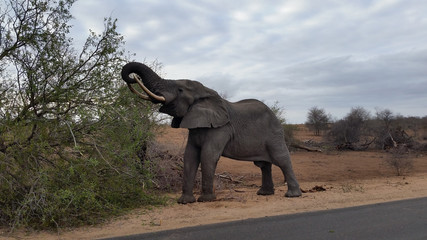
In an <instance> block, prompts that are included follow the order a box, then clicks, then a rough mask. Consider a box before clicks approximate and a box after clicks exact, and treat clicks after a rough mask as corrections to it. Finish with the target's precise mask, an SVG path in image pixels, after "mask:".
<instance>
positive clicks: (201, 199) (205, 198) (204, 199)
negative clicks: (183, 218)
mask: <svg viewBox="0 0 427 240" xmlns="http://www.w3.org/2000/svg"><path fill="white" fill-rule="evenodd" d="M215 199H216V195H215V194H213V193H210V194H202V195H201V196H200V197H199V198H198V199H197V201H198V202H212V201H213V200H215Z"/></svg>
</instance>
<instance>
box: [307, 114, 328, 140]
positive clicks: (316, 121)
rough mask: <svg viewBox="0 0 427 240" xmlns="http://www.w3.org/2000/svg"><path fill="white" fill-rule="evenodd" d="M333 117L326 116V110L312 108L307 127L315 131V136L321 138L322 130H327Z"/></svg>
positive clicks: (308, 115)
mask: <svg viewBox="0 0 427 240" xmlns="http://www.w3.org/2000/svg"><path fill="white" fill-rule="evenodd" d="M330 121H331V117H330V116H329V115H328V114H326V112H325V110H324V109H322V108H318V107H312V108H310V110H308V113H307V121H306V122H305V125H307V126H308V128H309V129H311V130H313V131H314V135H316V136H319V135H320V132H321V131H322V130H326V129H327V127H328V123H329V122H330Z"/></svg>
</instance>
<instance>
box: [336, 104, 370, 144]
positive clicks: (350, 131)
mask: <svg viewBox="0 0 427 240" xmlns="http://www.w3.org/2000/svg"><path fill="white" fill-rule="evenodd" d="M369 120H370V114H369V112H368V111H367V110H365V109H364V108H362V107H355V108H352V109H351V111H350V112H349V113H348V114H347V115H346V116H345V117H344V118H343V119H341V120H339V121H337V122H335V123H333V124H332V127H331V130H330V131H329V133H328V138H329V139H330V140H332V141H333V142H334V143H335V144H337V146H340V147H339V148H342V149H350V150H359V149H364V148H365V147H366V148H367V146H369V144H370V143H372V142H370V140H371V136H370V126H369Z"/></svg>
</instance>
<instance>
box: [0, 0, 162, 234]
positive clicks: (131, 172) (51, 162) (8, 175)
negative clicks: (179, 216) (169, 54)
mask: <svg viewBox="0 0 427 240" xmlns="http://www.w3.org/2000/svg"><path fill="white" fill-rule="evenodd" d="M74 2H75V1H74V0H58V1H54V0H10V1H8V2H5V3H2V5H1V10H0V19H1V23H0V24H1V25H0V30H1V34H0V224H5V225H9V226H16V225H23V226H26V225H27V226H33V227H36V228H41V227H55V226H56V227H57V226H75V225H80V224H87V223H95V222H99V221H101V220H102V219H104V218H105V217H107V216H108V215H111V214H114V213H118V212H120V211H123V210H124V209H127V208H131V207H135V206H140V205H141V204H145V203H151V202H153V201H154V202H155V201H157V200H156V199H155V198H153V197H151V196H150V195H149V194H147V187H149V184H150V174H149V172H147V170H146V169H145V168H144V167H143V164H144V159H140V158H139V157H138V152H140V151H141V149H142V148H143V145H146V143H147V142H149V141H150V140H151V139H152V137H153V131H152V130H153V129H152V127H153V126H154V125H155V124H154V121H155V116H153V115H152V113H153V106H152V105H150V104H147V103H145V102H144V103H140V104H141V105H139V106H138V107H137V106H136V105H135V104H136V101H135V102H133V104H131V101H130V94H129V93H128V92H129V91H127V89H125V86H124V84H123V83H122V81H121V80H120V79H119V76H118V72H119V71H120V68H121V66H123V63H124V61H125V59H126V57H125V50H124V48H123V46H124V42H123V37H122V36H121V35H120V34H119V33H118V32H117V26H116V20H114V19H111V18H106V19H105V20H104V30H103V32H102V33H95V32H93V31H90V33H89V36H88V38H87V40H86V42H85V43H84V45H83V46H82V48H81V50H80V51H77V50H76V48H75V46H73V41H72V38H70V37H69V36H68V34H69V31H70V28H71V25H69V23H68V22H69V20H70V19H71V18H72V16H71V14H70V11H69V10H70V8H71V6H72V4H73V3H74ZM144 186H145V187H144Z"/></svg>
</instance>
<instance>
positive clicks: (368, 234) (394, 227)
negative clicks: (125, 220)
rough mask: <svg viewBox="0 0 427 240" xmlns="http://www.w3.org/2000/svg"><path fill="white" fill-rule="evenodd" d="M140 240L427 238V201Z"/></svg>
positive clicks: (249, 222) (259, 220)
mask: <svg viewBox="0 0 427 240" xmlns="http://www.w3.org/2000/svg"><path fill="white" fill-rule="evenodd" d="M114 239H115V240H136V239H138V240H139V239H168V240H171V239H180V240H181V239H188V240H192V239H197V240H202V239H220V240H226V239H245V240H246V239H269V240H273V239H298V240H299V239H309V240H324V239H328V240H329V239H340V240H343V239H357V240H360V239H363V240H366V239H375V240H381V239H387V240H393V239H396V240H397V239H399V240H415V239H417V240H426V239H427V198H418V199H412V200H405V201H397V202H391V203H381V204H373V205H367V206H361V207H352V208H345V209H336V210H328V211H319V212H311V213H301V214H292V215H283V216H276V217H265V218H257V219H249V220H243V221H234V222H228V223H220V224H211V225H205V226H199V227H189V228H182V229H177V230H169V231H162V232H157V233H147V234H140V235H133V236H126V237H119V238H114Z"/></svg>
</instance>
